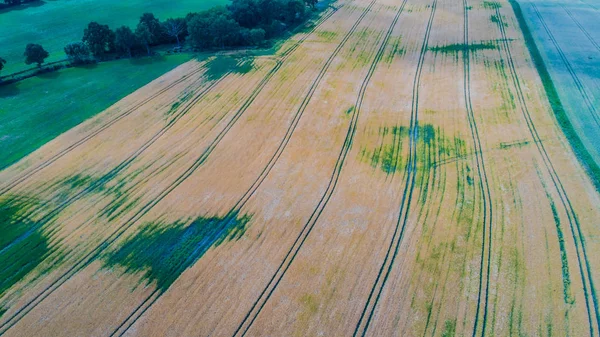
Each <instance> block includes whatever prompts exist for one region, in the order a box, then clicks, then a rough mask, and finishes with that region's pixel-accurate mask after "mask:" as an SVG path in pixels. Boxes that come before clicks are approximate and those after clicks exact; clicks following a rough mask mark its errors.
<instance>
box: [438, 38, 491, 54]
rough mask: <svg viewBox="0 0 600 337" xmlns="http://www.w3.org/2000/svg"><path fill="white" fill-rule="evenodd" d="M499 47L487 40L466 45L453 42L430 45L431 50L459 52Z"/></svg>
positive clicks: (445, 52)
mask: <svg viewBox="0 0 600 337" xmlns="http://www.w3.org/2000/svg"><path fill="white" fill-rule="evenodd" d="M497 48H498V46H497V44H496V43H495V42H492V41H486V42H481V43H470V44H469V45H465V44H464V43H452V44H447V45H442V46H433V47H429V50H430V51H432V52H434V53H441V54H457V53H459V52H463V51H465V50H468V51H469V52H478V51H480V50H490V49H497Z"/></svg>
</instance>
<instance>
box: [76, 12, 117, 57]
mask: <svg viewBox="0 0 600 337" xmlns="http://www.w3.org/2000/svg"><path fill="white" fill-rule="evenodd" d="M83 41H84V42H85V43H87V45H88V47H89V48H90V51H91V52H92V54H93V55H94V56H96V57H99V56H102V55H104V54H105V53H107V52H109V51H111V50H113V49H114V43H115V33H114V32H113V31H112V30H110V28H108V25H101V24H99V23H97V22H95V21H92V22H90V23H89V24H88V26H87V28H86V29H85V30H84V32H83Z"/></svg>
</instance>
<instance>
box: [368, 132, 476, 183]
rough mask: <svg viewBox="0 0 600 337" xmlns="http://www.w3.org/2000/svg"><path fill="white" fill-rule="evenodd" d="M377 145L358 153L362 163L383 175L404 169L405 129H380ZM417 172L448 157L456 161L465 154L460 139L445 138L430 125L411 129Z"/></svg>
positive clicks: (464, 147)
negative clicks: (377, 169)
mask: <svg viewBox="0 0 600 337" xmlns="http://www.w3.org/2000/svg"><path fill="white" fill-rule="evenodd" d="M378 133H379V135H380V136H379V144H377V145H376V146H375V147H373V148H370V147H367V146H363V147H362V148H361V151H360V153H359V155H360V157H361V160H362V161H363V162H368V163H370V165H371V166H372V167H373V168H379V169H381V170H382V171H384V172H385V173H388V174H389V173H393V172H396V171H398V170H402V169H404V168H405V167H406V165H407V161H408V158H405V156H406V154H404V156H403V154H402V153H401V152H402V151H406V146H408V145H409V141H410V139H409V138H410V137H409V128H408V127H406V126H393V127H381V128H379V130H378ZM414 136H415V139H416V142H417V144H416V153H415V155H416V156H417V170H420V171H422V172H426V171H428V170H429V169H432V168H434V167H436V166H437V165H439V163H441V162H444V161H446V160H449V159H452V158H460V157H462V156H464V155H465V154H466V145H465V142H464V140H462V139H460V138H458V137H447V136H445V135H444V134H443V132H442V131H441V129H440V128H436V127H434V126H433V125H431V124H423V125H419V126H418V127H417V130H415V134H414Z"/></svg>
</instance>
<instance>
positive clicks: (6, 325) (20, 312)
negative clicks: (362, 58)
mask: <svg viewBox="0 0 600 337" xmlns="http://www.w3.org/2000/svg"><path fill="white" fill-rule="evenodd" d="M336 11H337V8H334V9H333V10H332V11H331V12H330V13H328V14H327V15H325V16H324V17H323V18H324V19H327V18H329V17H330V16H331V15H333V13H335V12H336ZM323 21H324V20H322V21H320V22H321V23H322V22H323ZM317 27H318V26H315V27H314V28H313V31H314V29H316V28H317ZM309 35H310V34H307V35H305V36H304V37H303V38H302V39H300V40H298V41H296V43H295V44H294V46H292V47H290V48H289V49H287V50H286V51H285V52H284V53H283V54H282V55H281V58H280V59H279V60H278V62H277V64H276V65H275V67H273V69H271V70H270V71H269V73H268V74H267V75H266V76H265V77H264V78H263V79H262V80H261V82H260V83H259V85H258V86H257V88H255V89H254V90H253V92H252V94H251V95H250V96H249V97H248V99H246V101H245V102H244V104H243V105H242V106H241V107H240V108H239V109H238V111H237V112H236V113H235V115H234V117H233V118H232V119H231V120H230V121H229V122H228V123H227V125H226V126H225V127H224V128H223V130H221V131H220V132H219V134H218V135H217V137H216V138H215V139H214V140H213V141H212V143H211V144H210V145H209V146H208V147H207V148H206V149H205V150H204V151H203V153H202V154H201V155H200V157H198V158H197V160H196V161H195V162H194V164H192V165H191V166H190V167H188V168H187V169H186V170H185V172H184V173H183V174H182V175H180V176H179V177H178V178H177V179H176V180H175V181H174V182H173V183H172V184H170V185H169V186H168V187H167V188H166V189H164V190H162V191H161V193H160V194H159V195H158V197H157V198H155V199H153V200H151V201H149V202H148V203H146V204H145V205H144V206H143V207H142V208H141V209H140V210H138V211H137V212H135V214H133V215H132V216H131V217H130V218H129V219H128V220H127V221H125V222H124V223H123V224H122V225H121V226H119V227H118V229H117V230H116V231H114V232H113V233H111V234H110V235H109V236H108V237H107V238H105V239H104V240H102V242H101V243H100V244H99V245H97V246H96V247H95V248H94V249H93V250H92V251H90V252H88V253H87V254H85V255H84V256H83V257H82V258H81V259H80V260H79V261H78V262H76V263H75V265H73V266H72V267H70V268H69V269H68V270H67V271H66V272H65V273H63V274H62V275H61V276H59V277H58V279H57V280H55V281H54V282H52V283H51V284H50V285H48V286H46V287H45V288H44V289H43V290H42V291H41V292H40V294H38V295H37V296H35V297H34V298H33V299H31V300H29V301H27V303H26V304H25V305H23V306H22V307H21V308H19V309H17V310H16V311H15V312H14V313H13V314H11V315H10V316H9V317H8V318H7V319H6V320H5V321H4V322H3V323H2V324H1V325H0V335H3V334H4V333H6V331H8V330H9V329H10V328H11V327H13V326H14V325H15V324H17V323H18V322H19V321H20V320H21V319H22V318H23V317H25V315H26V314H27V313H29V312H30V311H31V310H33V308H35V307H36V306H37V305H38V304H39V303H41V302H42V301H43V300H44V299H45V298H47V297H48V296H50V294H52V293H53V292H54V291H55V290H56V289H58V288H59V287H60V286H61V285H62V284H64V283H65V282H67V281H68V280H69V279H70V278H71V277H72V276H73V275H75V274H76V273H77V272H79V271H81V270H82V269H83V268H85V267H86V266H87V265H89V264H90V263H91V262H93V261H94V260H95V259H96V258H97V257H99V256H100V254H101V252H102V251H104V249H106V248H107V247H108V246H110V245H111V244H112V243H114V242H115V241H116V240H117V239H118V238H120V237H121V236H122V235H123V233H125V232H126V231H127V229H129V228H130V227H132V226H133V224H134V223H135V222H136V221H137V220H139V219H140V218H141V217H142V216H144V215H145V214H146V213H147V212H148V211H149V210H150V209H152V208H153V207H154V206H155V205H156V204H158V203H159V202H160V201H161V200H163V199H164V198H165V197H166V196H167V195H168V194H170V193H171V192H172V191H173V190H174V189H175V188H176V187H177V186H179V185H181V183H183V181H185V180H186V179H187V178H188V177H189V176H191V175H192V173H193V172H194V171H196V169H198V168H199V167H200V166H201V165H202V164H203V163H204V162H205V161H206V160H207V159H208V157H209V156H210V154H211V153H212V152H213V150H214V149H215V148H216V147H217V145H218V144H219V143H220V142H221V140H222V139H223V138H224V137H225V135H226V134H227V133H228V132H229V130H230V129H231V128H232V127H233V125H234V124H235V123H236V122H237V121H238V120H239V118H240V117H241V116H242V115H243V113H244V112H245V111H246V110H247V109H248V108H249V107H250V105H251V104H252V103H253V102H254V100H255V99H256V97H257V96H258V95H259V93H260V92H261V91H262V89H263V88H264V87H265V86H266V85H267V83H268V82H269V81H270V79H271V78H272V77H273V76H274V75H275V74H276V73H277V71H278V70H279V69H280V68H281V66H282V65H283V64H284V62H285V60H287V58H288V57H289V56H290V55H291V54H292V53H293V52H294V51H295V50H296V49H297V48H298V47H299V46H300V44H301V43H302V42H304V40H306V39H307V38H308V36H309ZM115 122H116V121H115ZM113 124H114V122H113ZM97 133H99V132H97ZM97 133H96V134H97ZM90 138H91V137H90ZM48 165H49V164H48Z"/></svg>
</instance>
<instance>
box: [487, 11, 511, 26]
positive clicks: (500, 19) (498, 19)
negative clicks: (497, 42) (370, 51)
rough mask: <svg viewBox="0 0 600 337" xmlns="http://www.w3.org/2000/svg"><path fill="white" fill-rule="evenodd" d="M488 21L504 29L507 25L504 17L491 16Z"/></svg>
mask: <svg viewBox="0 0 600 337" xmlns="http://www.w3.org/2000/svg"><path fill="white" fill-rule="evenodd" d="M490 21H492V22H493V23H495V24H497V25H502V26H504V27H508V23H506V18H505V17H504V15H497V14H492V15H491V16H490Z"/></svg>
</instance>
